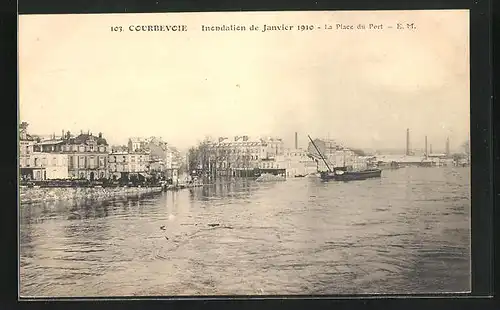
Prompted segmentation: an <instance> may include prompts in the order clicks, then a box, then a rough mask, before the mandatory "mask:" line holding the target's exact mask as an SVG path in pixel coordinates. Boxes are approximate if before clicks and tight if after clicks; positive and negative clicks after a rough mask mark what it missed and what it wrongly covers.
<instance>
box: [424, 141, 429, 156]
mask: <svg viewBox="0 0 500 310" xmlns="http://www.w3.org/2000/svg"><path fill="white" fill-rule="evenodd" d="M428 155H429V153H427V136H425V158H427V156H428Z"/></svg>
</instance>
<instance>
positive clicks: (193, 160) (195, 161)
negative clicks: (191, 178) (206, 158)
mask: <svg viewBox="0 0 500 310" xmlns="http://www.w3.org/2000/svg"><path fill="white" fill-rule="evenodd" d="M199 159H200V150H199V148H198V147H191V148H190V149H189V150H188V169H189V172H190V173H191V172H193V170H197V169H198V166H199V164H200V161H199Z"/></svg>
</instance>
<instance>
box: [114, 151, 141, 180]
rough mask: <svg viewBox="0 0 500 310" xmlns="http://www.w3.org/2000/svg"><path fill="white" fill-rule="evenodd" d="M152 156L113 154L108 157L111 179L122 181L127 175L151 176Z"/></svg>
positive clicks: (137, 153) (138, 153)
mask: <svg viewBox="0 0 500 310" xmlns="http://www.w3.org/2000/svg"><path fill="white" fill-rule="evenodd" d="M149 165H150V156H149V153H147V152H146V151H142V152H134V153H128V152H112V153H110V154H109V155H108V169H109V177H110V178H111V179H120V178H122V177H124V176H125V175H128V176H130V175H133V174H139V175H142V176H143V177H147V176H148V175H149Z"/></svg>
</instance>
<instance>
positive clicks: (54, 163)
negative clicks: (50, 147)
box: [52, 157, 57, 166]
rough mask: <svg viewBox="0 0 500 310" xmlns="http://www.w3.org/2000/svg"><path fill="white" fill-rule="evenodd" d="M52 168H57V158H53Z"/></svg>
mask: <svg viewBox="0 0 500 310" xmlns="http://www.w3.org/2000/svg"><path fill="white" fill-rule="evenodd" d="M52 166H57V158H56V157H52Z"/></svg>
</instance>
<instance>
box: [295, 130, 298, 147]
mask: <svg viewBox="0 0 500 310" xmlns="http://www.w3.org/2000/svg"><path fill="white" fill-rule="evenodd" d="M298 148H299V136H298V134H297V132H295V149H298Z"/></svg>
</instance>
